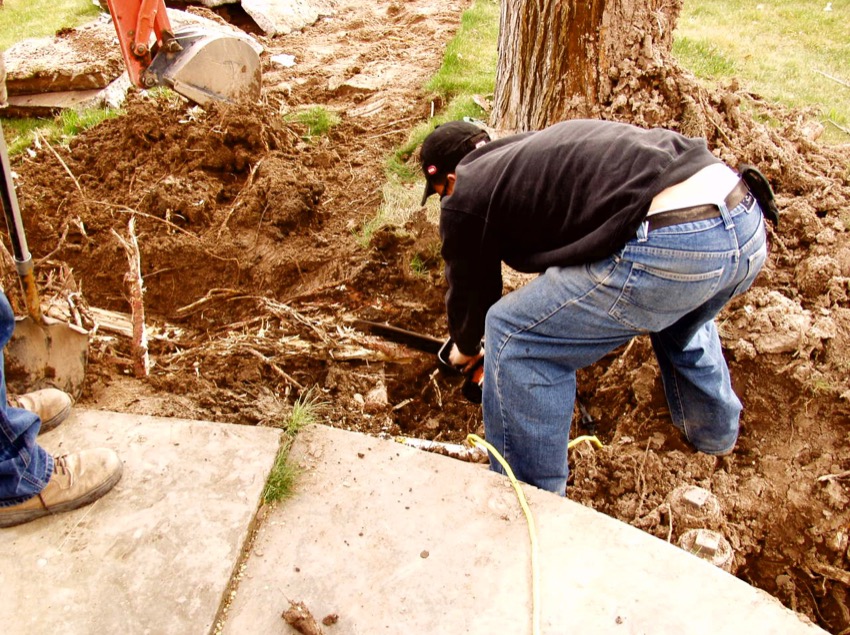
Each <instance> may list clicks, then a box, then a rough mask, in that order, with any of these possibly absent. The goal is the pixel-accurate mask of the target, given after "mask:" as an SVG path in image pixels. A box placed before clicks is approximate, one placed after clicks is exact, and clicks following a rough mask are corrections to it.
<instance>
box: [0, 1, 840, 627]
mask: <svg viewBox="0 0 850 635" xmlns="http://www.w3.org/2000/svg"><path fill="white" fill-rule="evenodd" d="M458 19H459V14H458V12H457V9H456V8H455V7H454V5H452V4H451V3H448V2H432V1H429V2H425V1H424V0H415V1H413V2H406V3H404V4H400V3H396V2H376V3H354V2H350V3H348V2H339V3H338V12H337V14H336V15H335V16H334V18H333V19H326V20H322V21H320V22H319V23H317V24H316V25H315V26H313V27H311V28H308V29H306V30H305V31H304V32H302V33H300V34H293V35H292V36H290V37H287V38H286V39H284V40H280V41H278V40H273V41H269V42H267V43H266V45H267V46H268V47H269V50H268V52H267V54H266V55H264V65H265V68H264V77H265V80H264V81H265V82H266V86H265V89H264V90H265V93H266V94H265V102H264V103H265V105H264V107H262V108H258V107H256V106H251V107H246V106H228V107H225V106H219V107H215V108H211V109H209V110H208V111H207V112H204V111H200V110H197V109H193V108H189V107H187V106H186V105H185V104H183V103H182V102H179V101H167V100H165V99H163V98H156V99H154V98H151V97H146V96H143V95H140V94H136V93H132V94H131V95H130V98H129V101H128V103H127V106H126V113H125V114H124V115H123V116H121V117H119V118H117V119H114V120H110V121H106V122H104V123H102V124H100V125H98V126H97V127H96V128H94V129H92V130H90V131H88V132H86V133H84V134H82V135H80V136H79V137H77V138H75V139H74V141H73V142H72V143H71V145H70V147H68V148H64V147H51V146H48V145H47V144H46V143H44V142H42V144H41V147H40V149H38V150H36V151H35V152H34V154H33V155H28V156H24V157H21V158H18V159H17V160H16V161H15V165H14V169H15V171H16V173H17V175H18V177H19V181H18V185H19V190H18V192H19V199H20V202H21V207H22V209H23V210H24V214H25V216H26V230H27V233H28V238H29V241H30V247H31V250H32V252H33V253H34V255H35V258H36V259H37V260H38V259H39V258H41V261H39V262H38V271H39V273H40V281H41V283H42V287H43V289H45V294H46V295H47V296H50V297H55V298H58V299H59V300H62V301H63V302H64V305H63V307H62V309H63V311H64V312H65V314H67V315H70V316H71V319H74V320H78V321H79V322H80V323H81V324H82V325H83V326H86V327H89V328H94V329H95V336H94V338H93V341H92V355H91V362H90V368H89V378H88V382H87V386H86V389H85V392H84V394H83V397H82V402H83V405H86V406H89V407H97V408H106V409H114V410H121V411H127V412H137V413H145V414H155V415H165V416H181V417H189V418H204V419H210V420H217V421H223V422H232V423H241V424H246V425H275V424H277V423H279V422H280V421H281V420H283V419H284V417H285V416H286V415H287V413H288V412H289V411H290V410H291V408H292V404H293V403H294V401H295V400H296V399H297V398H298V397H301V396H304V395H305V394H307V393H308V392H309V393H310V394H312V395H314V396H317V397H318V398H319V400H320V401H322V402H323V403H324V415H325V420H326V422H327V423H329V424H330V425H336V426H340V427H343V428H346V429H351V430H358V431H362V432H366V433H370V434H382V435H408V436H413V437H421V438H426V439H431V440H439V441H449V442H460V441H462V440H463V439H464V438H465V437H466V435H467V434H468V433H469V432H477V433H479V434H480V433H482V422H481V413H480V409H479V408H478V407H477V406H473V405H472V404H470V403H468V402H466V401H465V400H464V399H463V397H462V396H461V392H460V388H461V386H460V380H459V379H458V378H457V377H454V376H451V375H448V374H444V373H441V372H440V371H439V369H438V366H437V363H436V359H435V358H434V357H433V356H431V355H427V354H424V353H418V352H415V351H412V350H410V349H408V348H405V347H403V346H399V345H394V344H390V343H387V342H385V341H382V340H381V339H380V338H377V337H375V336H370V335H368V334H365V333H363V332H361V331H359V330H357V329H355V328H353V327H352V320H353V319H355V318H363V319H367V320H374V321H386V322H389V323H391V324H395V325H398V326H401V327H404V328H408V329H412V330H418V331H421V332H425V333H428V334H430V335H432V336H436V337H442V336H444V335H445V321H444V320H445V318H444V315H443V294H444V290H445V289H444V283H443V281H442V278H441V272H440V264H439V263H438V262H435V260H434V255H435V254H437V253H438V245H439V238H438V235H437V229H436V226H435V225H434V224H433V222H430V221H429V220H428V218H426V216H425V213H424V212H418V213H416V214H414V215H413V216H412V217H411V220H410V221H409V222H408V223H407V224H406V225H405V226H404V227H398V228H392V227H391V228H385V229H383V230H381V231H379V232H377V233H376V234H375V235H374V237H373V238H372V240H371V243H370V244H369V245H368V246H363V245H361V244H360V243H359V242H358V240H357V237H356V234H357V231H358V230H359V228H360V227H362V225H363V224H364V223H365V222H367V221H368V220H370V219H372V218H374V217H375V215H376V214H377V211H378V207H379V205H380V202H381V190H380V187H381V184H382V183H383V182H384V161H385V157H386V156H387V154H388V153H389V152H390V150H391V149H392V147H393V146H394V145H395V144H397V143H399V142H401V141H403V140H404V139H405V138H406V131H407V130H408V129H409V127H410V125H411V123H412V122H414V121H417V120H423V119H425V118H426V117H427V116H428V113H429V111H430V102H429V100H428V96H427V95H425V94H423V92H422V91H421V88H420V87H421V86H422V84H423V82H424V80H425V79H426V78H427V77H428V76H429V75H430V74H431V73H433V72H434V70H435V69H436V66H437V64H438V62H439V60H440V59H441V55H442V47H443V43H444V42H445V41H446V40H447V38H448V34H449V33H450V32H451V30H452V29H454V28H455V27H456V26H457V23H458ZM402 27H403V28H404V33H405V38H404V42H401V41H399V37H398V35H397V32H398V31H397V30H398V29H399V28H402ZM280 53H286V54H292V55H294V56H295V59H296V60H297V61H298V63H297V64H296V66H295V67H294V68H292V69H281V68H279V67H277V66H275V65H274V64H272V63H271V62H270V61H269V59H266V56H268V57H269V58H270V57H271V56H273V55H276V54H280ZM390 69H391V70H392V72H391V73H390ZM312 104H322V105H324V106H325V107H327V108H329V109H331V110H333V111H335V112H337V113H339V115H340V118H341V123H340V125H338V126H336V127H334V128H332V129H331V131H330V133H329V134H328V135H325V136H321V137H313V138H311V137H309V136H308V131H307V129H306V128H305V127H304V126H300V125H298V124H295V123H287V122H286V119H285V118H284V117H283V116H282V113H283V112H287V111H291V110H292V109H295V108H297V107H299V106H305V105H312ZM798 130H799V126H798V125H797V123H796V122H794V121H789V123H788V125H787V126H786V127H785V128H783V129H781V130H766V129H763V128H759V129H758V130H754V131H753V133H752V135H750V136H749V137H748V136H746V135H744V134H743V133H742V134H741V136H740V137H739V138H736V139H734V140H732V141H733V142H732V143H731V144H727V145H718V146H717V148H718V153H720V154H721V155H724V158H727V160H729V159H730V158H736V159H738V160H741V159H744V158H746V159H747V160H748V161H749V162H751V163H757V164H758V165H759V166H760V167H762V168H763V169H764V170H765V172H767V173H768V174H769V175H770V177H771V179H772V180H773V181H774V184H775V185H776V187H777V189H778V193H779V199H780V203H781V206H782V208H783V217H782V222H781V224H780V226H779V228H778V229H777V230H775V231H771V241H770V244H771V256H770V262H769V264H768V267H767V270H766V271H765V272H764V274H763V275H762V276H761V277H760V279H759V280H758V281H757V284H756V286H755V288H754V289H753V290H752V291H751V292H749V293H748V294H746V295H745V296H744V297H743V298H741V299H739V300H738V301H737V302H735V303H734V304H733V305H732V306H730V307H729V308H728V310H726V311H725V312H724V314H723V315H722V316H721V319H720V320H719V326H720V328H721V333H722V336H723V341H724V345H725V346H726V348H727V357H728V358H729V361H730V367H731V372H732V377H733V381H734V383H735V388H736V391H737V393H738V394H739V395H740V396H741V398H742V401H743V402H744V405H745V410H744V415H743V421H742V435H741V440H740V444H739V447H738V448H737V450H736V451H735V453H734V454H733V455H732V456H730V457H726V458H722V459H717V458H713V457H708V456H705V455H700V454H696V453H694V452H693V451H692V450H690V449H689V448H688V447H687V446H686V445H685V444H683V443H682V441H681V439H680V438H679V437H678V434H677V433H676V432H675V430H674V429H673V428H672V426H671V425H670V423H669V418H668V415H667V410H666V404H665V401H664V396H663V391H662V388H661V383H660V377H659V374H658V370H657V366H656V364H655V361H654V358H653V355H652V351H651V347H650V345H649V342H648V340H643V339H640V338H639V339H637V340H635V341H634V342H633V343H632V344H630V345H628V346H627V347H624V348H623V349H621V350H619V351H616V352H615V353H614V354H611V355H609V356H608V357H607V358H605V359H604V360H602V361H601V362H599V363H598V364H595V365H594V366H593V367H591V368H589V369H586V370H585V371H583V372H582V373H581V374H580V377H579V396H580V399H581V400H582V402H583V403H584V404H586V405H587V409H588V412H589V414H590V415H591V417H592V419H593V422H592V423H591V422H590V421H588V420H587V418H585V419H584V421H582V419H581V418H580V417H579V416H577V417H576V421H575V425H574V434H584V433H588V432H595V433H597V434H598V435H599V437H600V438H601V439H602V440H603V441H604V443H605V445H604V447H603V448H594V447H592V446H590V445H589V444H581V445H579V446H578V447H577V448H576V449H574V450H573V451H572V452H571V457H570V461H571V470H572V472H571V482H570V487H569V490H568V493H569V496H570V497H571V498H573V499H575V500H578V501H580V502H582V503H584V504H586V505H588V506H591V507H594V508H596V509H598V510H600V511H603V512H605V513H607V514H610V515H612V516H615V517H617V518H620V519H622V520H624V521H625V522H629V523H632V524H634V525H636V526H637V527H640V528H642V529H644V530H645V531H648V532H650V533H653V534H655V535H657V536H659V537H660V538H662V539H665V540H671V541H676V540H677V539H678V537H679V536H680V534H681V533H682V532H683V531H684V530H685V529H687V528H688V527H686V526H685V524H683V523H682V522H680V521H681V518H679V517H678V516H677V512H676V511H675V509H674V507H673V506H671V504H670V496H671V493H672V492H673V491H674V490H676V488H677V487H680V486H682V485H696V486H700V487H702V488H705V489H706V490H709V491H710V492H712V493H713V494H714V495H715V496H716V498H717V501H718V502H719V506H720V511H719V520H717V521H716V522H715V526H716V527H717V528H719V529H720V531H721V533H722V534H723V536H724V537H725V538H726V539H727V540H728V541H729V543H730V544H731V546H732V549H733V551H734V556H733V560H732V562H731V564H730V566H729V568H730V569H731V570H732V571H733V572H734V573H736V574H737V575H738V576H740V577H742V578H743V579H745V580H747V581H749V582H751V583H753V584H755V585H756V586H759V587H761V588H764V589H765V590H767V591H768V592H770V593H772V594H774V595H776V596H777V597H779V598H780V599H781V600H782V601H783V602H785V603H786V604H787V605H788V606H790V607H791V608H794V609H796V610H799V611H801V612H803V613H805V614H806V615H808V616H809V617H811V618H812V619H813V620H815V621H816V622H818V623H819V624H821V625H822V626H824V628H826V629H827V630H829V631H831V632H833V633H841V632H845V631H846V629H848V628H850V610H848V603H850V598H848V583H850V574H848V573H847V568H848V563H850V512H848V503H850V498H849V497H848V489H847V485H848V482H850V451H849V450H850V432H848V430H850V428H848V414H850V408H848V399H850V389H848V386H847V379H846V377H847V369H848V353H847V351H848V349H850V346H848V333H850V311H848V292H850V286H848V280H850V236H849V235H848V226H849V225H850V206H848V205H850V204H848V192H849V191H850V174H848V171H847V165H848V152H847V149H824V148H820V147H818V146H817V145H815V144H814V143H813V142H811V141H810V140H809V139H808V137H806V136H804V135H802V134H801V133H799V132H798ZM730 162H731V163H733V164H736V163H737V162H738V161H737V160H734V161H730ZM131 218H135V229H134V232H135V234H136V236H137V238H138V243H139V249H140V255H141V263H142V278H143V281H144V286H145V289H146V292H145V295H144V304H145V309H146V313H147V318H148V324H149V327H150V329H151V338H150V344H149V346H150V356H151V359H152V361H153V366H152V369H151V373H150V376H148V377H145V378H136V377H135V376H134V375H133V373H132V372H131V369H132V360H131V352H132V351H131V347H130V339H129V337H127V325H128V321H127V319H126V317H125V316H124V315H122V314H126V313H127V312H128V311H129V308H128V300H127V292H128V285H127V282H126V280H125V276H126V274H127V271H128V264H127V254H126V252H125V250H124V249H123V248H122V246H121V242H120V241H119V237H127V236H128V232H129V231H130V229H129V221H130V219H131ZM414 261H416V262H418V263H425V264H426V267H425V268H423V267H421V266H418V267H412V266H411V263H413V262H414ZM7 264H8V262H7ZM4 271H5V273H4V281H5V288H6V289H8V290H10V295H11V296H12V300H13V301H14V302H16V303H17V306H18V307H21V306H22V305H21V303H20V298H19V297H18V296H17V294H16V293H14V292H11V290H13V289H14V290H15V291H17V281H16V280H15V276H14V270H13V269H12V268H10V267H9V266H6V267H5V268H4ZM69 299H70V300H71V303H72V306H71V305H69V303H68V300H69Z"/></svg>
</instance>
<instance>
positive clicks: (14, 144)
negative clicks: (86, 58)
mask: <svg viewBox="0 0 850 635" xmlns="http://www.w3.org/2000/svg"><path fill="white" fill-rule="evenodd" d="M121 112H122V111H121V110H118V109H113V108H90V109H87V110H81V111H76V110H63V111H62V112H61V113H60V114H59V115H58V116H57V117H55V118H54V119H31V118H25V119H2V120H0V122H2V125H3V135H4V137H5V139H6V144H7V146H8V149H9V154H10V155H11V156H14V155H16V154H18V153H20V152H23V151H25V150H26V149H27V148H29V147H30V146H32V145H33V144H34V143H36V137H41V138H42V139H45V140H46V141H47V142H48V143H51V144H59V145H64V144H67V143H68V142H69V141H70V140H71V138H73V137H74V136H75V135H77V134H79V133H80V132H82V131H83V130H86V129H87V128H91V127H92V126H96V125H97V124H99V123H100V122H101V121H104V120H106V119H112V118H114V117H117V116H118V115H120V114H121Z"/></svg>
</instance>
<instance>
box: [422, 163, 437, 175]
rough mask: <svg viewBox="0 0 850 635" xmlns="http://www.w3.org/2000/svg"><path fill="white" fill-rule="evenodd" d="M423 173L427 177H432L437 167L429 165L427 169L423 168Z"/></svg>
mask: <svg viewBox="0 0 850 635" xmlns="http://www.w3.org/2000/svg"><path fill="white" fill-rule="evenodd" d="M425 171H426V172H427V173H428V176H434V175H435V174H436V173H437V166H436V165H429V166H428V167H427V168H425Z"/></svg>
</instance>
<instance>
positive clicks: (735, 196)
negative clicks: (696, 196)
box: [646, 181, 750, 231]
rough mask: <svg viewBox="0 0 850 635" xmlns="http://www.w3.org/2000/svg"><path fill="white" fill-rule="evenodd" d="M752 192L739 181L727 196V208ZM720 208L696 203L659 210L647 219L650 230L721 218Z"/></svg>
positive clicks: (738, 203) (736, 204)
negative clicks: (689, 205)
mask: <svg viewBox="0 0 850 635" xmlns="http://www.w3.org/2000/svg"><path fill="white" fill-rule="evenodd" d="M749 193H750V190H749V188H748V187H747V185H746V183H744V182H743V181H738V185H736V186H735V187H734V188H733V189H732V191H731V192H729V196H727V197H726V209H732V208H733V207H737V206H738V205H740V204H741V201H743V200H744V199H745V198H746V197H747V195H748V194H749ZM719 217H720V208H719V207H717V205H713V204H708V205H695V206H694V207H682V208H680V209H671V210H668V211H666V212H658V213H657V214H653V215H652V216H647V218H646V220H647V222H648V223H649V231H652V230H653V229H661V228H662V227H669V226H670V225H678V224H679V223H693V222H695V221H698V220H708V219H709V218H719Z"/></svg>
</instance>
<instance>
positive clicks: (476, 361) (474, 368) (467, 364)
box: [449, 344, 484, 386]
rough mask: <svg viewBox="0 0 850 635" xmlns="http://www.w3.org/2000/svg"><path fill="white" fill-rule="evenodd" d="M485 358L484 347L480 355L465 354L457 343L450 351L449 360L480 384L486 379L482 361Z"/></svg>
mask: <svg viewBox="0 0 850 635" xmlns="http://www.w3.org/2000/svg"><path fill="white" fill-rule="evenodd" d="M483 358H484V349H483V348H482V349H481V352H480V353H478V355H464V354H463V353H461V352H460V349H459V348H458V347H457V344H453V345H452V350H451V351H449V361H450V362H451V363H452V366H454V367H456V368H459V369H460V371H461V372H462V373H463V374H464V375H468V376H469V378H470V379H471V380H472V381H473V382H475V383H476V384H478V385H479V386H480V385H481V383H482V382H483V381H484V364H482V363H481V362H480V360H482V359H483ZM470 373H471V374H470Z"/></svg>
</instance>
